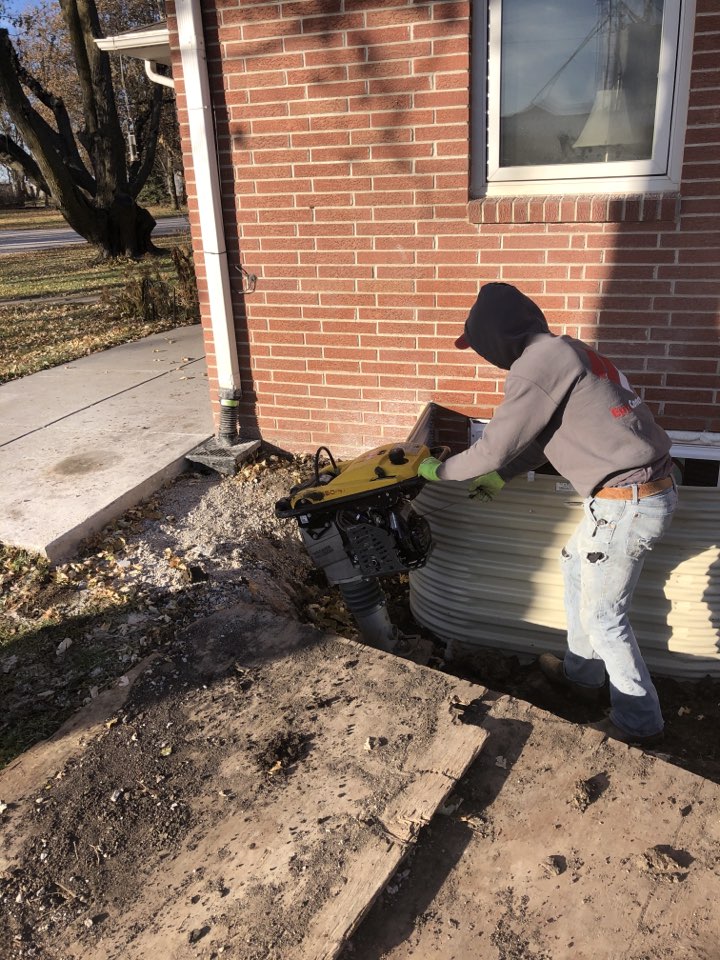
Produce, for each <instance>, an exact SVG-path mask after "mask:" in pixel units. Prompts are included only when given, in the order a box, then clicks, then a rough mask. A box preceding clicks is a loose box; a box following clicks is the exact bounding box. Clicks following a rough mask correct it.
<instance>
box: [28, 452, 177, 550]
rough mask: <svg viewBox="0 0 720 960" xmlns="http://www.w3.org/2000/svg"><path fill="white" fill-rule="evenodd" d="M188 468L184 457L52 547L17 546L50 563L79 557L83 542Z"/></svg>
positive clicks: (76, 528)
mask: <svg viewBox="0 0 720 960" xmlns="http://www.w3.org/2000/svg"><path fill="white" fill-rule="evenodd" d="M189 466H190V462H189V461H188V459H187V458H186V456H185V455H184V454H183V455H182V456H181V457H178V458H177V459H176V460H173V462H172V463H169V464H167V465H166V466H164V467H162V468H161V469H160V470H158V471H157V472H156V473H154V474H152V475H151V476H149V477H146V478H145V479H144V480H142V481H141V482H140V483H138V484H136V486H134V487H132V489H130V490H127V491H126V492H125V493H123V494H122V495H121V496H119V497H118V498H117V499H116V500H113V502H112V503H110V504H108V505H107V506H106V507H103V508H102V509H100V510H98V511H96V512H95V513H94V514H92V515H91V516H89V517H87V518H86V519H85V520H83V521H82V522H81V523H78V524H77V525H76V526H75V527H73V528H72V529H71V530H68V531H67V532H66V533H63V534H62V535H61V536H59V537H57V538H56V539H55V540H52V541H51V542H50V543H42V544H31V543H22V544H16V546H20V547H23V548H24V549H26V550H35V551H36V552H37V553H41V554H43V555H44V556H46V557H47V558H48V560H50V562H51V563H61V562H63V561H64V560H68V559H70V558H71V557H72V556H73V555H74V554H75V553H76V551H77V548H78V547H79V546H80V544H81V543H82V542H83V541H84V540H87V539H88V538H89V537H92V536H93V535H94V534H96V533H99V532H100V531H101V530H102V529H103V527H105V526H106V525H107V524H108V523H110V522H111V521H112V520H115V519H116V518H117V517H119V516H120V515H121V514H122V513H124V512H125V511H126V510H128V509H130V507H134V506H136V505H137V504H138V503H139V502H140V501H141V500H144V499H145V498H146V497H149V496H150V495H151V494H153V493H155V491H156V490H159V489H160V487H161V486H162V485H163V484H164V483H165V482H166V481H167V480H172V479H174V478H175V477H177V476H178V475H179V474H181V473H182V472H183V471H184V470H186V469H187V468H188V467H189Z"/></svg>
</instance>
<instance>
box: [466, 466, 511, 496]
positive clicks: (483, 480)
mask: <svg viewBox="0 0 720 960" xmlns="http://www.w3.org/2000/svg"><path fill="white" fill-rule="evenodd" d="M504 486H505V481H504V480H503V478H502V477H501V476H500V474H499V473H497V471H495V470H493V472H492V473H484V474H483V475H482V476H481V477H475V479H474V480H472V481H471V482H470V496H471V497H480V499H481V500H492V498H493V497H494V496H495V494H496V493H499V492H500V491H501V490H502V488H503V487H504Z"/></svg>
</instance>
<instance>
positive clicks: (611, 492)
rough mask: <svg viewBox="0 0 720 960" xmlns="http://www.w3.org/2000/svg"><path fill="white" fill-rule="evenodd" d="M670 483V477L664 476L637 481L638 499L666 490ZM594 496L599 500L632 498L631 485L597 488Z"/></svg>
mask: <svg viewBox="0 0 720 960" xmlns="http://www.w3.org/2000/svg"><path fill="white" fill-rule="evenodd" d="M672 485H673V480H672V477H665V479H664V480H651V481H650V483H638V485H637V495H638V500H641V499H642V498H643V497H652V495H653V494H654V493H660V492H661V491H662V490H667V489H668V487H671V486H672ZM594 496H596V497H600V499H601V500H632V498H633V487H632V486H629V487H603V488H602V490H598V492H597V493H595V494H594Z"/></svg>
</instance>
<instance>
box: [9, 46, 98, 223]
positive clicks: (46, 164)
mask: <svg viewBox="0 0 720 960" xmlns="http://www.w3.org/2000/svg"><path fill="white" fill-rule="evenodd" d="M16 60H17V56H16V54H15V48H14V47H13V45H12V42H11V40H10V36H9V34H8V31H7V30H5V29H0V101H2V102H3V103H4V104H5V106H6V108H7V111H8V113H9V114H10V116H11V117H12V120H13V123H14V124H15V126H16V127H17V130H18V132H19V134H20V137H21V138H22V141H23V143H24V144H25V146H26V147H27V151H28V153H30V154H31V156H32V157H33V158H34V161H35V163H36V164H37V167H38V169H39V171H40V174H41V176H42V178H43V180H44V181H45V184H46V187H45V189H46V190H47V192H49V193H50V195H51V196H52V197H53V199H54V200H55V201H56V203H58V204H59V205H60V206H62V207H63V209H64V210H65V211H66V213H67V219H68V220H69V221H70V222H71V223H72V219H73V217H74V216H77V217H82V216H83V215H84V214H85V210H86V203H87V201H86V198H84V197H83V194H82V188H81V187H80V185H79V184H78V183H77V181H76V180H75V177H74V174H73V171H72V170H71V169H70V167H69V166H68V165H67V164H66V163H65V162H64V160H63V156H62V153H61V152H59V151H58V149H57V148H58V140H59V139H60V138H59V137H58V134H57V133H55V131H54V130H53V129H52V127H50V125H49V124H48V123H47V121H45V120H44V119H43V118H42V117H41V116H40V114H39V113H38V112H37V110H36V109H35V108H34V107H33V105H32V104H31V103H30V101H29V99H28V97H27V94H26V93H25V91H24V90H23V88H22V85H21V83H20V81H19V79H18V77H17V74H16V72H15V69H14V64H15V62H16Z"/></svg>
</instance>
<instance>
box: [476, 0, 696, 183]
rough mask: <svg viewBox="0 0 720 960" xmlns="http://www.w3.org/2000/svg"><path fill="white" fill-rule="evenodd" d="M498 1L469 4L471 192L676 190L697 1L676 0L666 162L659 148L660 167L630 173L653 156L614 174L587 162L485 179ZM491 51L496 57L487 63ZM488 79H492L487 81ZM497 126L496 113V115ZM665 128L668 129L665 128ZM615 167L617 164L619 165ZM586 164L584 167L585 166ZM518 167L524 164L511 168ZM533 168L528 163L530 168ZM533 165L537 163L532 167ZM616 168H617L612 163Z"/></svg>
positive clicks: (664, 127)
mask: <svg viewBox="0 0 720 960" xmlns="http://www.w3.org/2000/svg"><path fill="white" fill-rule="evenodd" d="M501 3H502V0H473V6H472V42H471V52H472V67H473V69H472V82H471V139H470V142H471V171H470V196H471V198H472V199H481V198H482V197H507V196H548V195H568V196H578V195H583V194H593V195H596V194H615V195H623V194H642V193H665V192H673V191H676V190H678V188H679V186H680V181H681V176H682V161H683V152H684V146H685V131H686V128H687V115H688V105H689V99H690V74H691V62H692V53H693V31H694V24H695V6H696V0H678V3H679V16H678V23H677V56H676V59H675V83H674V88H673V93H672V96H671V102H670V104H669V107H670V109H669V110H668V109H667V107H665V106H664V105H663V103H662V102H660V103H659V104H658V109H657V114H656V115H657V116H658V117H660V118H661V124H660V133H661V134H662V135H663V136H664V137H666V139H665V142H666V143H667V151H666V155H667V161H666V163H665V151H663V164H662V165H663V166H666V167H667V169H666V170H664V171H663V172H659V173H652V172H642V173H633V172H631V170H630V168H631V167H635V169H636V170H637V165H638V164H639V163H640V164H642V163H645V164H648V165H649V164H650V163H651V162H655V163H657V161H656V160H655V161H630V162H628V163H627V164H622V167H623V168H624V169H623V170H621V171H619V172H618V173H616V174H614V175H612V176H608V175H606V176H603V175H598V176H589V175H588V172H589V171H588V169H587V168H588V166H589V165H587V164H577V165H573V168H572V169H573V171H574V174H573V175H570V176H568V175H566V176H556V177H555V176H548V177H545V178H543V179H538V178H536V177H508V178H503V179H500V178H498V177H496V178H494V179H492V178H491V179H488V175H487V171H488V169H489V165H490V159H491V149H490V148H491V143H490V136H491V126H492V124H491V121H492V117H491V109H492V108H493V107H495V108H496V110H497V109H499V96H498V95H496V98H495V99H496V101H497V102H493V98H492V97H491V96H490V90H489V87H490V82H493V81H494V82H495V88H497V87H498V86H499V61H498V59H497V57H498V56H499V47H500V36H499V34H496V35H495V36H491V35H490V17H491V15H492V16H493V17H494V18H498V19H499V13H500V6H501ZM667 32H668V28H667V27H664V29H663V45H665V44H666V42H668V41H667ZM493 51H495V62H494V63H493V62H491V59H492V57H493ZM489 78H490V80H489ZM497 128H498V130H499V118H498V120H497ZM665 131H667V133H665ZM618 166H619V165H618ZM592 167H593V168H595V169H602V167H604V164H593V165H592ZM583 168H584V169H583ZM509 169H510V170H513V171H517V170H521V169H522V168H518V167H515V168H509ZM528 169H532V168H528ZM534 169H537V168H534ZM544 169H545V170H547V171H551V172H552V171H554V170H555V171H557V172H558V174H560V173H565V172H566V171H567V167H565V165H554V166H553V167H551V166H546V167H545V168H544ZM616 169H617V167H616Z"/></svg>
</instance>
